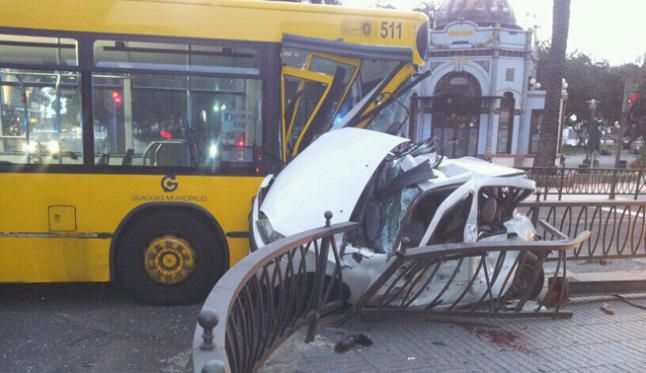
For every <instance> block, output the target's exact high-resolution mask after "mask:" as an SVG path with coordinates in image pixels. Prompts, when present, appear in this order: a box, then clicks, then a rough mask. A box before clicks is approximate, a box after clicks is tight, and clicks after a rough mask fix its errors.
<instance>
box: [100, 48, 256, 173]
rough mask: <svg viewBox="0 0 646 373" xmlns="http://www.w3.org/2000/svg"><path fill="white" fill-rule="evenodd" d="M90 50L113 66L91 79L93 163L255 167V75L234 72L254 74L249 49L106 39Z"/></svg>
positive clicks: (102, 62) (248, 170)
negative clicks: (124, 69)
mask: <svg viewBox="0 0 646 373" xmlns="http://www.w3.org/2000/svg"><path fill="white" fill-rule="evenodd" d="M94 50H95V63H96V65H97V66H98V67H100V68H110V69H114V70H115V71H114V72H110V73H99V72H95V73H94V74H93V79H92V80H93V108H94V109H93V110H94V149H95V155H94V156H95V163H96V164H97V165H110V166H146V167H157V166H170V167H196V168H201V169H204V170H206V171H210V172H217V173H231V172H235V173H255V172H256V168H257V164H256V163H257V162H259V161H260V156H259V154H256V152H259V150H260V149H261V148H262V126H261V118H262V115H261V109H262V81H261V80H260V79H259V78H253V77H249V78H244V77H240V75H258V74H259V73H258V63H259V62H258V53H257V52H256V51H254V50H253V49H249V48H237V49H234V48H222V47H216V46H205V45H201V46H195V45H190V46H189V45H183V44H171V43H168V44H166V43H147V42H122V41H105V40H99V41H97V42H96V43H95V45H94ZM122 67H127V68H128V71H123V72H119V71H120V69H121V68H122ZM138 69H141V70H142V72H141V73H140V72H133V70H138ZM144 70H145V71H144ZM152 70H159V71H154V72H153V71H152ZM175 70H176V71H178V72H175V73H173V71H175ZM192 70H196V72H199V73H200V74H199V76H198V75H197V74H195V75H194V74H193V73H192V72H191V73H189V74H187V73H186V72H187V71H189V72H190V71H192ZM180 72H181V73H180ZM210 74H213V75H210ZM233 74H235V75H233Z"/></svg>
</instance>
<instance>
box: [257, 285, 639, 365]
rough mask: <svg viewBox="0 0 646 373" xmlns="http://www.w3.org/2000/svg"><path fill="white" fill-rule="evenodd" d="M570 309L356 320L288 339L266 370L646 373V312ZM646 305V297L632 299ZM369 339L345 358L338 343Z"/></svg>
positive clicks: (596, 306)
mask: <svg viewBox="0 0 646 373" xmlns="http://www.w3.org/2000/svg"><path fill="white" fill-rule="evenodd" d="M606 302H607V303H608V304H609V305H610V307H611V308H612V310H613V311H614V312H615V314H614V315H608V314H606V313H604V312H602V311H601V309H600V306H601V305H602V304H603V301H598V300H597V301H590V300H588V301H579V302H578V303H575V304H571V305H570V306H569V309H570V310H572V311H574V312H575V314H574V317H573V318H572V319H570V320H551V319H507V320H500V319H496V320H481V319H470V320H463V321H462V322H460V323H446V322H429V321H425V320H424V319H421V318H419V317H416V318H405V317H397V318H389V319H387V320H381V321H354V322H352V323H350V324H348V325H346V326H344V327H343V328H333V327H330V326H329V325H328V326H327V327H326V326H324V327H323V328H322V329H321V333H320V336H318V337H317V339H316V341H315V342H314V343H312V344H309V345H308V344H304V343H303V342H302V341H303V340H304V337H305V336H304V334H303V333H299V334H297V335H295V336H294V337H292V338H291V339H289V340H288V342H287V343H285V344H284V345H283V346H282V347H281V349H280V350H279V351H277V352H276V353H274V355H273V356H272V358H271V360H270V361H269V362H268V364H267V365H266V367H265V369H263V373H277V372H281V373H282V372H572V373H574V372H643V371H645V369H646V349H644V345H646V311H644V310H641V309H638V308H636V307H633V306H630V305H628V304H625V303H622V302H619V301H614V300H611V301H606ZM635 302H636V303H640V304H642V305H646V298H641V299H637V300H635ZM359 333H361V334H364V335H366V336H368V337H369V338H371V339H372V341H373V342H374V344H373V345H372V346H369V347H362V348H360V349H356V350H352V351H350V352H347V353H342V354H339V353H335V352H334V345H335V344H336V343H337V342H338V341H339V340H341V339H342V338H343V337H344V336H346V335H351V334H359Z"/></svg>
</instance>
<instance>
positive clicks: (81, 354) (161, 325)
mask: <svg viewBox="0 0 646 373" xmlns="http://www.w3.org/2000/svg"><path fill="white" fill-rule="evenodd" d="M198 310H199V306H185V307H151V306H145V305H141V304H138V303H135V302H134V301H131V300H129V298H128V297H127V296H126V295H125V294H124V293H123V292H122V291H121V290H119V289H117V288H116V286H114V285H109V284H108V285H96V284H74V285H0V333H1V336H0V371H1V372H39V373H40V372H52V373H53V372H61V373H68V372H69V373H72V372H165V373H175V372H185V371H186V368H187V366H188V364H189V359H190V344H191V340H192V336H193V328H194V325H195V324H194V320H195V315H196V314H197V312H198Z"/></svg>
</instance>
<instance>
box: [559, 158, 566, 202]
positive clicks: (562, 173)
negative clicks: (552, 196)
mask: <svg viewBox="0 0 646 373" xmlns="http://www.w3.org/2000/svg"><path fill="white" fill-rule="evenodd" d="M564 178H565V163H563V167H561V177H560V178H559V201H560V200H561V197H562V196H563V184H564V183H565V180H564Z"/></svg>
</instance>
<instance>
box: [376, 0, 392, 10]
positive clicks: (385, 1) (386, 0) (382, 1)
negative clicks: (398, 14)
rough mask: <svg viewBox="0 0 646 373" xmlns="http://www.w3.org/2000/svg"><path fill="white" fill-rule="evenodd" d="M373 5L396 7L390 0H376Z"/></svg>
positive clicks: (383, 7)
mask: <svg viewBox="0 0 646 373" xmlns="http://www.w3.org/2000/svg"><path fill="white" fill-rule="evenodd" d="M375 7H377V8H381V9H396V8H395V6H394V5H393V3H392V1H390V0H377V2H376V3H375Z"/></svg>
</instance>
